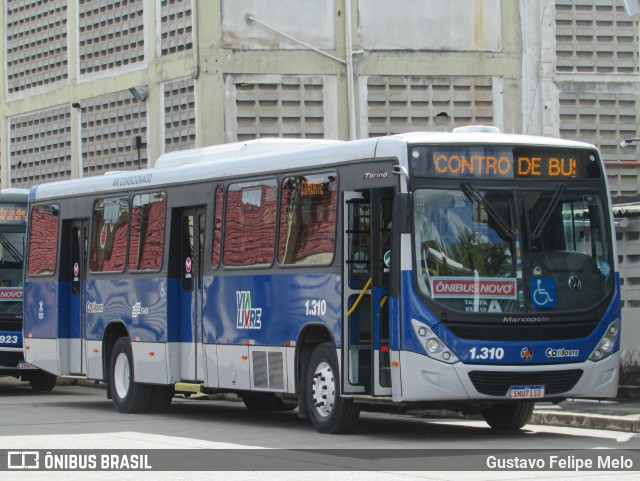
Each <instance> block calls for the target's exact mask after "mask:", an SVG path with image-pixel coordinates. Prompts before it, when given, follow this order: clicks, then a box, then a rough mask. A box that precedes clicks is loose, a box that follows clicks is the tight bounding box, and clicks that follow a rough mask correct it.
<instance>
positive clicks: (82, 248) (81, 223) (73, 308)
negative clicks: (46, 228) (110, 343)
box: [60, 219, 89, 375]
mask: <svg viewBox="0 0 640 481" xmlns="http://www.w3.org/2000/svg"><path fill="white" fill-rule="evenodd" d="M64 226H65V227H64V232H63V236H64V237H66V238H67V242H63V244H62V245H63V246H64V245H67V246H69V250H68V251H67V252H66V253H65V252H64V251H63V252H62V253H61V256H60V259H61V264H62V265H61V268H60V271H61V278H62V280H63V281H66V282H68V283H69V319H68V338H69V374H78V375H80V374H84V373H85V372H86V334H85V316H86V309H85V292H84V290H85V282H84V281H85V272H86V268H87V242H88V228H89V227H88V226H89V221H88V220H87V219H74V220H68V221H65V222H64ZM61 337H62V336H61ZM63 371H64V368H63Z"/></svg>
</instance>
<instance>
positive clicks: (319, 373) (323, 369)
mask: <svg viewBox="0 0 640 481" xmlns="http://www.w3.org/2000/svg"><path fill="white" fill-rule="evenodd" d="M311 398H312V399H313V405H314V406H315V409H316V412H317V414H318V415H320V416H321V417H323V418H324V417H327V416H329V414H331V410H332V409H333V404H334V402H335V399H336V383H335V379H334V377H333V371H332V370H331V366H329V364H327V363H326V362H321V363H320V364H318V366H317V367H316V369H315V372H314V373H313V385H312V388H311Z"/></svg>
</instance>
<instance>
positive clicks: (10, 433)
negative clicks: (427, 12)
mask: <svg viewBox="0 0 640 481" xmlns="http://www.w3.org/2000/svg"><path fill="white" fill-rule="evenodd" d="M0 414H1V416H2V418H3V422H2V425H3V429H2V431H1V434H0V449H16V448H19V449H42V450H57V449H78V450H80V449H131V450H141V449H203V448H205V449H206V448H209V449H222V448H232V449H238V448H242V449H246V448H259V449H263V448H276V449H296V450H300V449H340V450H345V449H380V448H383V449H394V450H408V449H425V450H435V449H447V450H454V449H479V448H483V449H488V450H495V451H496V452H498V451H499V450H504V449H513V448H518V449H523V450H535V449H540V448H546V449H554V450H558V451H560V450H573V449H594V448H600V449H602V448H604V449H640V435H638V434H633V433H619V432H613V431H604V430H589V429H572V428H559V427H550V426H533V425H529V426H527V427H526V428H525V429H524V430H523V431H522V432H519V433H509V434H504V433H498V432H495V431H492V430H491V429H489V428H488V427H487V425H486V424H485V423H484V422H482V421H462V420H428V419H418V418H415V417H411V416H398V415H384V414H375V413H364V414H363V415H362V417H361V421H360V423H359V425H358V428H357V430H356V432H355V433H353V434H350V435H342V436H331V435H322V434H319V433H317V432H316V431H315V429H313V428H312V427H311V425H310V424H309V423H308V422H306V421H301V420H299V419H298V417H297V413H296V412H288V413H268V414H267V413H265V414H261V413H253V412H249V411H248V410H246V409H245V407H244V405H243V404H242V403H238V402H229V401H210V400H201V399H188V398H178V397H176V398H174V402H173V404H172V406H171V409H170V411H169V412H168V413H166V414H154V415H123V414H119V413H118V412H116V411H115V409H114V408H113V406H112V404H111V401H109V400H107V399H106V396H105V391H104V389H101V388H96V387H92V386H87V385H59V386H57V387H56V389H55V390H54V391H52V392H50V393H44V394H42V393H34V392H32V391H31V389H30V387H29V386H28V385H27V384H22V383H18V382H16V381H14V380H12V379H7V378H3V379H0ZM329 462H331V461H329ZM454 466H455V465H454ZM372 467H373V466H372ZM248 469H251V468H250V465H249V464H248ZM375 469H376V470H377V469H379V466H378V467H376V468H375ZM452 469H453V467H452ZM634 469H639V470H640V467H638V468H636V466H634ZM5 474H6V473H0V478H1V479H3V480H5V479H19V480H23V479H64V480H65V481H69V480H71V479H83V480H84V479H114V473H107V472H102V473H89V474H90V477H89V476H88V475H87V473H60V472H57V473H52V472H48V473H38V475H36V474H35V473H19V474H18V473H10V474H11V475H12V476H13V477H11V476H9V477H7V476H5ZM320 474H321V473H317V472H315V473H314V472H309V473H300V472H292V473H288V474H287V475H286V476H283V475H282V474H281V473H274V472H265V473H246V472H244V473H227V474H225V475H224V476H221V473H219V472H218V473H215V472H213V473H211V472H209V473H198V472H191V473H189V472H184V473H159V472H154V473H118V476H117V477H116V478H115V479H230V478H233V479H260V480H265V479H278V480H281V479H288V478H289V477H290V479H327V476H326V475H325V476H320ZM336 474H337V473H336ZM548 474H549V475H551V473H548ZM584 474H585V475H587V473H584ZM76 475H77V476H78V477H74V476H76ZM165 475H166V476H167V477H166V478H164V477H163V476H165ZM532 475H533V473H528V476H529V477H531V476H532ZM637 475H638V473H637V471H636V472H635V473H629V472H624V473H617V474H613V473H611V472H609V473H603V474H600V475H597V474H596V473H592V472H589V473H588V476H589V479H616V480H618V481H623V480H625V479H637ZM128 476H130V477H128ZM147 476H148V477H147ZM522 476H523V473H509V472H484V473H480V475H479V476H478V473H475V475H474V473H472V472H466V473H453V472H442V471H440V472H429V473H424V472H405V473H404V474H403V477H405V478H407V479H474V480H478V479H522ZM328 477H329V479H333V478H335V475H333V476H332V475H329V476H328ZM340 477H341V478H344V479H363V480H364V479H366V480H368V481H371V480H377V479H394V478H396V475H395V474H394V475H391V474H389V473H384V472H382V473H371V472H369V473H362V472H348V473H346V474H344V475H342V474H341V475H340ZM533 477H535V476H533ZM552 477H553V478H565V477H566V478H573V479H576V478H578V479H579V478H581V476H576V473H572V472H561V473H554V475H553V476H552Z"/></svg>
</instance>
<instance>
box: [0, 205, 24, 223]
mask: <svg viewBox="0 0 640 481" xmlns="http://www.w3.org/2000/svg"><path fill="white" fill-rule="evenodd" d="M26 223H27V207H26V206H24V205H18V204H4V205H2V206H0V224H26Z"/></svg>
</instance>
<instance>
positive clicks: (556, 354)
mask: <svg viewBox="0 0 640 481" xmlns="http://www.w3.org/2000/svg"><path fill="white" fill-rule="evenodd" d="M544 355H545V356H547V357H551V358H561V357H578V356H579V355H580V351H579V350H578V349H565V348H563V347H561V348H560V349H552V348H549V349H547V350H546V351H545V352H544Z"/></svg>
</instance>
